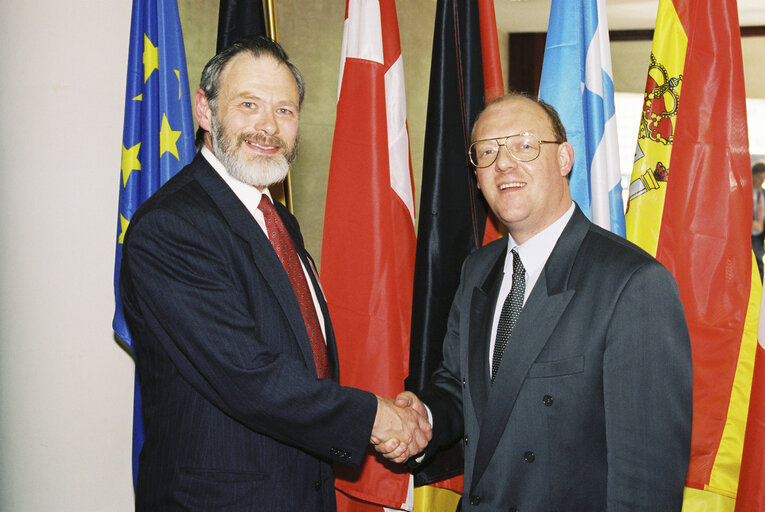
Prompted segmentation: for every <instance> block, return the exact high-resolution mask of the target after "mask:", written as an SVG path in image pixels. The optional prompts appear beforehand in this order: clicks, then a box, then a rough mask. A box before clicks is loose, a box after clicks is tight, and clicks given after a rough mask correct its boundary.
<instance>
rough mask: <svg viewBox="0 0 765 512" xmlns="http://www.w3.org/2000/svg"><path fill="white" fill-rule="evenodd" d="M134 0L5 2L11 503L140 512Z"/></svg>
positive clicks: (6, 490) (2, 444)
mask: <svg viewBox="0 0 765 512" xmlns="http://www.w3.org/2000/svg"><path fill="white" fill-rule="evenodd" d="M129 20H130V2H127V1H121V2H102V1H97V0H70V1H68V2H58V1H54V0H38V1H29V2H2V3H0V34H2V38H3V44H2V45H0V77H1V78H0V79H1V80H2V84H3V85H2V87H1V88H0V119H2V120H3V123H2V127H1V128H0V131H1V132H2V135H1V136H0V209H1V211H2V213H1V214H0V240H2V252H0V254H1V256H0V282H2V294H0V510H2V511H8V512H49V511H54V510H55V511H72V512H74V511H78V512H88V511H118V510H123V511H127V510H132V502H133V495H132V484H131V470H130V436H131V430H130V424H131V421H132V419H131V418H132V394H133V389H132V388H133V384H132V382H133V371H134V370H133V362H132V360H131V359H130V357H128V356H127V355H126V354H125V353H124V352H123V351H122V350H121V349H120V348H119V347H118V346H117V345H116V343H115V342H114V340H113V337H112V331H111V316H112V313H113V308H114V299H113V293H112V290H113V288H112V284H111V283H112V276H113V272H114V267H113V265H114V248H115V246H114V241H115V233H116V212H117V192H118V176H119V165H120V146H121V140H122V116H123V114H122V112H123V109H124V95H125V76H126V75H125V71H126V62H127V42H128V37H129V23H130V22H129Z"/></svg>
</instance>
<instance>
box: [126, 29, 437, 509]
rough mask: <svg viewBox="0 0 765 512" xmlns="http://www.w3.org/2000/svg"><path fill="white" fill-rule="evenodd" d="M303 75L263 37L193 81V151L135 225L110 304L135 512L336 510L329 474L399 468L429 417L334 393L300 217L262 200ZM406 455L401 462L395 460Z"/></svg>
mask: <svg viewBox="0 0 765 512" xmlns="http://www.w3.org/2000/svg"><path fill="white" fill-rule="evenodd" d="M304 89H305V86H304V81H303V78H302V76H301V75H300V72H299V71H298V70H297V69H296V68H295V67H294V66H293V65H292V64H291V63H290V62H289V61H288V59H287V55H286V53H285V52H284V50H283V49H282V48H281V47H280V46H279V45H278V44H276V43H274V42H272V41H270V40H269V39H266V38H262V37H252V38H247V39H243V40H240V41H238V42H236V43H234V44H233V45H232V46H231V47H229V48H228V49H226V50H224V51H222V52H221V53H219V54H218V55H216V56H215V57H214V58H213V59H212V60H211V61H210V62H209V63H208V64H207V66H206V67H205V69H204V71H203V72H202V79H201V84H200V89H199V90H198V91H197V93H196V98H195V115H196V118H197V121H198V123H199V127H200V132H199V136H198V146H199V147H200V151H199V153H198V154H197V155H196V157H195V159H194V160H193V161H192V162H191V164H189V165H188V166H186V167H185V168H184V169H182V170H181V171H180V172H179V173H178V174H177V175H176V176H175V177H174V178H172V179H171V180H170V181H168V183H167V184H166V185H165V186H163V187H162V188H161V189H160V190H159V191H157V193H156V194H154V195H153V196H152V197H151V198H149V199H148V200H147V201H146V202H145V203H144V204H143V205H142V206H141V207H140V208H139V209H138V211H137V212H136V213H135V215H134V216H133V219H132V221H131V223H130V227H129V229H128V231H127V234H126V237H125V242H124V245H123V256H122V267H121V274H120V293H121V296H122V300H123V307H124V313H125V316H126V318H127V321H128V326H129V328H130V331H131V335H132V337H133V340H134V344H135V356H136V368H137V371H138V377H139V381H140V384H141V393H142V400H143V404H142V407H143V409H142V412H143V419H144V426H145V432H146V439H145V443H144V446H143V449H142V451H141V454H140V459H139V469H138V479H137V484H136V510H141V511H144V510H152V511H154V510H199V511H210V510H227V511H245V510H246V511H252V510H268V511H296V510H301V511H332V510H334V509H335V497H334V482H333V474H332V463H333V462H341V463H345V464H351V465H355V464H359V463H360V462H361V460H362V457H363V455H364V452H365V450H366V449H367V447H368V445H369V443H370V441H371V440H373V441H374V443H375V444H376V445H378V446H385V445H386V444H390V445H391V448H390V449H391V450H392V449H394V448H395V449H396V450H397V451H396V453H397V454H401V456H402V457H406V456H408V455H412V454H414V453H417V452H419V451H420V450H422V449H423V448H424V447H425V445H426V444H427V442H428V441H429V440H430V425H429V423H428V422H427V419H426V418H423V417H422V416H421V415H420V414H419V413H417V412H416V411H414V410H413V409H411V408H408V409H407V408H400V407H397V406H395V405H394V403H393V402H392V401H391V400H387V399H383V398H380V397H376V396H375V395H373V394H371V393H368V392H366V391H362V390H358V389H353V388H348V387H343V386H340V385H339V384H338V362H337V361H338V359H337V352H336V345H335V340H334V335H333V333H332V327H331V323H330V321H329V315H328V313H327V305H326V302H325V301H324V297H323V295H322V293H321V288H320V286H319V281H318V276H317V275H316V272H315V269H314V265H313V262H312V260H311V258H310V256H309V255H308V253H307V252H306V250H305V248H304V247H303V240H302V237H301V234H300V228H299V226H298V223H297V220H296V219H295V218H294V217H293V216H292V215H290V213H289V212H288V211H287V210H286V209H285V208H284V207H283V206H282V205H281V204H279V203H278V202H277V203H275V204H274V203H273V201H272V200H271V196H270V193H269V191H268V186H269V185H271V184H273V183H277V182H279V181H281V180H283V179H284V177H285V175H286V173H287V170H288V168H289V164H290V163H291V162H292V160H293V159H294V158H295V155H296V152H297V135H298V120H299V114H300V106H301V104H302V100H303V96H304ZM404 452H405V453H404Z"/></svg>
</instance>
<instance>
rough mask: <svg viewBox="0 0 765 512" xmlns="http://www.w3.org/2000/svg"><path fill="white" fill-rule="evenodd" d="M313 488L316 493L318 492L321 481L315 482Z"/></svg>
mask: <svg viewBox="0 0 765 512" xmlns="http://www.w3.org/2000/svg"><path fill="white" fill-rule="evenodd" d="M313 488H314V489H316V490H317V491H318V490H320V489H321V480H316V481H315V482H314V483H313Z"/></svg>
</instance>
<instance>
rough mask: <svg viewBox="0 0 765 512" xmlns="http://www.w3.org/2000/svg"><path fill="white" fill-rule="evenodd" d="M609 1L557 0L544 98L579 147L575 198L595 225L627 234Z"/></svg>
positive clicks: (547, 50) (545, 67)
mask: <svg viewBox="0 0 765 512" xmlns="http://www.w3.org/2000/svg"><path fill="white" fill-rule="evenodd" d="M605 4H606V2H605V0H553V1H552V6H551V7H550V22H549V25H548V28H547V41H546V43H545V57H544V64H543V66H542V79H541V84H540V87H539V97H540V98H541V99H542V100H544V101H546V102H547V103H549V104H551V105H552V106H554V107H555V109H556V110H557V111H558V113H559V114H560V117H561V121H563V126H565V127H566V133H567V135H568V140H569V142H570V143H571V144H572V145H573V146H574V167H573V169H572V171H571V182H570V188H571V196H572V198H573V199H574V201H576V203H577V204H578V205H579V207H580V208H581V209H582V211H583V212H584V213H585V215H587V217H589V218H590V220H592V221H593V222H594V223H595V224H598V225H599V226H602V227H604V228H606V229H610V230H611V231H613V232H614V233H616V234H618V235H621V236H625V230H624V207H623V203H622V187H621V175H620V172H619V148H618V145H617V138H616V117H615V115H614V113H615V109H614V82H613V73H612V71H611V51H610V49H609V41H608V23H607V22H606V6H605Z"/></svg>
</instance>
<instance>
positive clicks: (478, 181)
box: [473, 167, 481, 190]
mask: <svg viewBox="0 0 765 512" xmlns="http://www.w3.org/2000/svg"><path fill="white" fill-rule="evenodd" d="M473 174H475V185H476V187H478V190H481V180H479V179H478V169H476V168H475V167H473Z"/></svg>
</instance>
